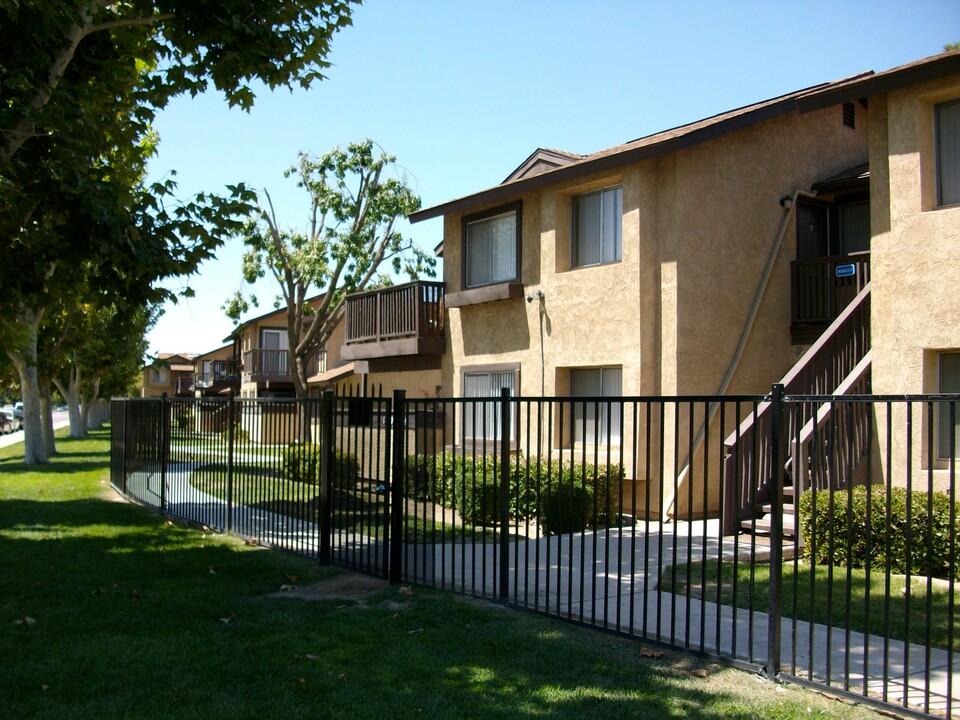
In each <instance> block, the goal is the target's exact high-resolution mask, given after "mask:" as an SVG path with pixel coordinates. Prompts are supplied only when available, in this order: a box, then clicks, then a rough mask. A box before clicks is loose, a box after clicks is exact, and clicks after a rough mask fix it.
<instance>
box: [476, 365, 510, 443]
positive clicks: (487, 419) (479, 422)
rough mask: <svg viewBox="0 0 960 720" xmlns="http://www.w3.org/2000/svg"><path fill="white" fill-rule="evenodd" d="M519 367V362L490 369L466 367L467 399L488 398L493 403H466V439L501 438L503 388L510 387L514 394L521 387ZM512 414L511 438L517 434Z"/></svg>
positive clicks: (487, 440)
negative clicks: (501, 395) (501, 394)
mask: <svg viewBox="0 0 960 720" xmlns="http://www.w3.org/2000/svg"><path fill="white" fill-rule="evenodd" d="M519 374H520V373H519V367H518V366H516V365H504V366H499V365H498V366H495V367H489V368H483V367H477V368H464V369H463V374H462V381H461V382H462V388H463V397H464V398H489V399H490V402H486V401H479V402H471V401H469V400H465V401H464V402H463V412H462V425H461V436H462V437H463V438H465V439H466V440H483V441H485V442H491V441H498V440H500V439H502V435H501V433H500V404H499V403H498V402H495V401H496V400H499V399H500V391H501V389H502V388H504V387H507V388H509V389H510V396H511V397H515V396H516V394H517V392H518V390H519V386H520V377H519ZM514 414H515V413H513V412H511V413H510V428H509V437H510V439H511V440H512V439H513V438H514V437H515V430H516V418H515V417H514Z"/></svg>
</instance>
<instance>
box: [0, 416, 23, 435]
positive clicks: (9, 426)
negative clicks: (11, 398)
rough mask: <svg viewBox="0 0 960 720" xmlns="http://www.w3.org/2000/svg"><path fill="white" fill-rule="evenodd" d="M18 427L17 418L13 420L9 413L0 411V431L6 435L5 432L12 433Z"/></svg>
mask: <svg viewBox="0 0 960 720" xmlns="http://www.w3.org/2000/svg"><path fill="white" fill-rule="evenodd" d="M19 429H20V421H19V420H14V419H13V415H12V414H11V413H8V412H5V411H0V433H3V434H4V435H6V434H7V433H12V432H15V431H16V430H19Z"/></svg>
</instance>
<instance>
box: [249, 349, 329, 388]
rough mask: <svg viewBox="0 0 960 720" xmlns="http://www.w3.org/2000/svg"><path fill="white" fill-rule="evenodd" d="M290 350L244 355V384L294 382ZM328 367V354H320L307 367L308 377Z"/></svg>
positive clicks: (260, 351)
mask: <svg viewBox="0 0 960 720" xmlns="http://www.w3.org/2000/svg"><path fill="white" fill-rule="evenodd" d="M290 360H291V358H290V352H289V351H288V350H261V349H257V350H248V351H247V352H245V353H244V354H243V380H244V382H257V383H259V382H289V383H292V382H293V373H292V371H291V365H290ZM326 366H327V353H326V352H325V351H322V352H318V353H317V354H315V355H314V356H313V357H312V358H310V361H309V363H308V365H307V377H310V376H311V375H316V374H317V373H318V372H322V371H323V370H325V369H326Z"/></svg>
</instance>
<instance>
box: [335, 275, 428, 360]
mask: <svg viewBox="0 0 960 720" xmlns="http://www.w3.org/2000/svg"><path fill="white" fill-rule="evenodd" d="M344 315H345V317H346V332H345V340H344V348H343V351H342V352H341V355H340V356H341V357H342V358H343V359H344V360H367V359H371V358H387V357H400V356H411V355H436V356H440V355H443V350H444V344H445V343H444V335H443V283H442V282H422V281H419V280H418V281H415V282H412V283H406V284H404V285H396V286H393V287H385V288H378V289H377V290H369V291H367V292H362V293H356V294H354V295H350V296H348V297H347V299H346V307H345V310H344Z"/></svg>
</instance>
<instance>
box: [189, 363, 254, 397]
mask: <svg viewBox="0 0 960 720" xmlns="http://www.w3.org/2000/svg"><path fill="white" fill-rule="evenodd" d="M242 369H243V368H242V366H241V364H240V361H239V360H214V361H213V362H211V363H210V364H209V365H207V367H206V369H205V370H204V372H199V373H194V376H193V384H194V387H195V388H196V389H197V390H205V391H207V392H208V393H219V392H222V391H224V390H228V389H230V388H237V387H239V386H240V372H241V370H242Z"/></svg>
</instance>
